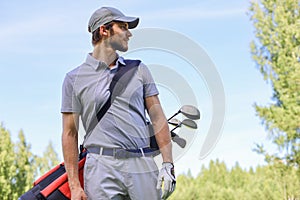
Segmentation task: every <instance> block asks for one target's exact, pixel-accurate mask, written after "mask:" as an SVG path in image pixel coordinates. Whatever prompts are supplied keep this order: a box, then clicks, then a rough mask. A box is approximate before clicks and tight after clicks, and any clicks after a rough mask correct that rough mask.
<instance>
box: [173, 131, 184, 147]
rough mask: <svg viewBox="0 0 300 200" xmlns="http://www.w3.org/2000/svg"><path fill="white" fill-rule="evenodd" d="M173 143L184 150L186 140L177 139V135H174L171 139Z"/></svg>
mask: <svg viewBox="0 0 300 200" xmlns="http://www.w3.org/2000/svg"><path fill="white" fill-rule="evenodd" d="M172 140H173V142H175V143H177V144H178V146H180V147H181V148H184V147H185V146H186V140H185V139H183V138H181V137H179V136H178V135H176V134H175V136H174V137H172Z"/></svg>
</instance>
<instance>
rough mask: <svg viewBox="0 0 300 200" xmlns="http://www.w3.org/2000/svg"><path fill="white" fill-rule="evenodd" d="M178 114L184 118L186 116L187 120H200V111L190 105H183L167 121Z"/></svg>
mask: <svg viewBox="0 0 300 200" xmlns="http://www.w3.org/2000/svg"><path fill="white" fill-rule="evenodd" d="M179 113H182V114H183V115H184V116H186V117H187V118H189V119H194V120H196V119H200V111H199V110H198V109H197V108H196V107H195V106H192V105H184V106H182V107H181V108H180V109H179V111H178V112H177V113H175V114H174V115H173V116H172V117H170V118H169V119H168V121H169V120H171V119H172V118H173V117H175V116H176V115H178V114H179Z"/></svg>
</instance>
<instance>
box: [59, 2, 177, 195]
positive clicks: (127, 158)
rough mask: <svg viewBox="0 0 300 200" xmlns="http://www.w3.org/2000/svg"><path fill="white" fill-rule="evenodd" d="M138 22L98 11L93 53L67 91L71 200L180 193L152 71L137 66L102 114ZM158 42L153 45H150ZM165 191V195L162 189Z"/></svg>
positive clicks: (69, 78)
mask: <svg viewBox="0 0 300 200" xmlns="http://www.w3.org/2000/svg"><path fill="white" fill-rule="evenodd" d="M138 23H139V18H137V17H129V16H125V15H124V14H123V13H122V12H121V11H119V10H117V9H116V8H112V7H102V8H100V9H98V10H96V11H95V12H94V13H93V14H92V16H91V18H90V20H89V23H88V31H89V32H90V33H91V34H92V36H91V38H92V44H93V51H92V52H91V53H88V55H87V57H86V60H85V62H84V63H83V64H81V65H80V66H78V67H76V68H75V69H73V70H72V71H70V72H68V73H67V74H66V76H65V79H64V83H63V87H62V106H61V112H62V121H63V133H62V149H63V156H64V162H65V167H66V171H67V174H68V181H69V187H70V190H71V196H72V197H71V198H72V200H85V199H89V200H99V199H105V200H107V199H114V200H121V199H132V200H156V199H166V198H168V197H169V196H170V195H171V193H172V192H173V191H174V189H175V184H176V181H175V176H174V166H173V158H172V144H171V138H170V133H169V128H168V124H167V120H166V117H165V115H164V113H163V110H162V108H161V104H160V101H159V98H158V90H157V88H156V85H155V83H154V81H153V78H152V76H151V73H150V71H149V69H148V68H147V66H146V65H145V64H143V63H142V62H139V64H138V66H137V70H136V72H135V74H134V75H133V76H132V77H131V80H130V81H129V82H128V84H127V85H125V86H124V87H125V90H124V91H123V92H122V93H121V94H120V95H118V96H117V97H116V98H115V100H114V101H113V102H112V104H111V106H110V107H109V109H108V110H107V112H106V113H105V114H104V116H103V118H102V119H101V120H100V121H99V122H98V121H97V123H96V124H95V123H94V122H95V119H97V118H96V115H97V111H99V110H100V109H101V108H102V107H103V105H104V104H105V102H106V101H107V99H108V98H109V96H110V91H109V86H110V83H111V80H112V78H113V77H114V75H115V74H116V73H117V71H118V69H119V68H120V67H127V64H126V63H127V62H126V61H127V60H125V59H124V58H123V57H121V56H119V55H118V53H117V51H121V52H126V51H127V50H128V41H129V39H130V37H131V36H132V34H131V32H130V31H129V29H133V28H135V27H136V26H137V25H138ZM150 39H155V38H150ZM146 112H147V113H148V115H149V118H150V120H151V122H152V124H153V129H154V133H155V138H156V140H157V143H158V146H159V149H160V152H161V156H162V160H163V163H162V168H161V169H160V171H159V169H158V168H157V166H156V163H155V162H154V159H153V157H152V156H151V153H149V152H148V149H149V131H148V128H147V118H146ZM80 119H81V120H82V124H83V127H84V129H85V131H86V135H85V139H84V147H85V148H86V149H87V150H88V155H87V157H86V163H85V168H84V189H83V188H82V187H81V185H80V182H79V178H78V168H77V165H78V124H79V120H80ZM162 185H163V190H162V189H161V187H162Z"/></svg>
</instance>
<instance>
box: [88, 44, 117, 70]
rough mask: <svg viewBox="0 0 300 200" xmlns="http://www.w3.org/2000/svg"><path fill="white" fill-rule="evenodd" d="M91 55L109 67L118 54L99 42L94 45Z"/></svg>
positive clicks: (113, 63)
mask: <svg viewBox="0 0 300 200" xmlns="http://www.w3.org/2000/svg"><path fill="white" fill-rule="evenodd" d="M92 56H93V57H94V58H96V59H97V60H101V61H102V62H105V63H106V64H107V66H109V67H111V66H114V65H115V62H116V60H117V57H118V54H117V53H116V51H115V50H113V49H112V48H107V47H105V46H103V45H102V43H100V44H96V46H95V47H94V50H93V53H92Z"/></svg>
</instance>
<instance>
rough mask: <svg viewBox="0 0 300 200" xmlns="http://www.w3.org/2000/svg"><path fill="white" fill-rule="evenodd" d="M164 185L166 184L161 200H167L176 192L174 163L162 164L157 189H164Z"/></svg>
mask: <svg viewBox="0 0 300 200" xmlns="http://www.w3.org/2000/svg"><path fill="white" fill-rule="evenodd" d="M162 184H164V187H163V191H162V196H161V198H162V199H167V198H168V197H169V196H170V195H171V194H172V193H173V192H174V190H175V186H176V178H175V174H174V165H173V163H169V162H164V163H163V164H162V168H161V170H160V172H159V174H158V180H157V186H156V188H157V189H160V188H162Z"/></svg>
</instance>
